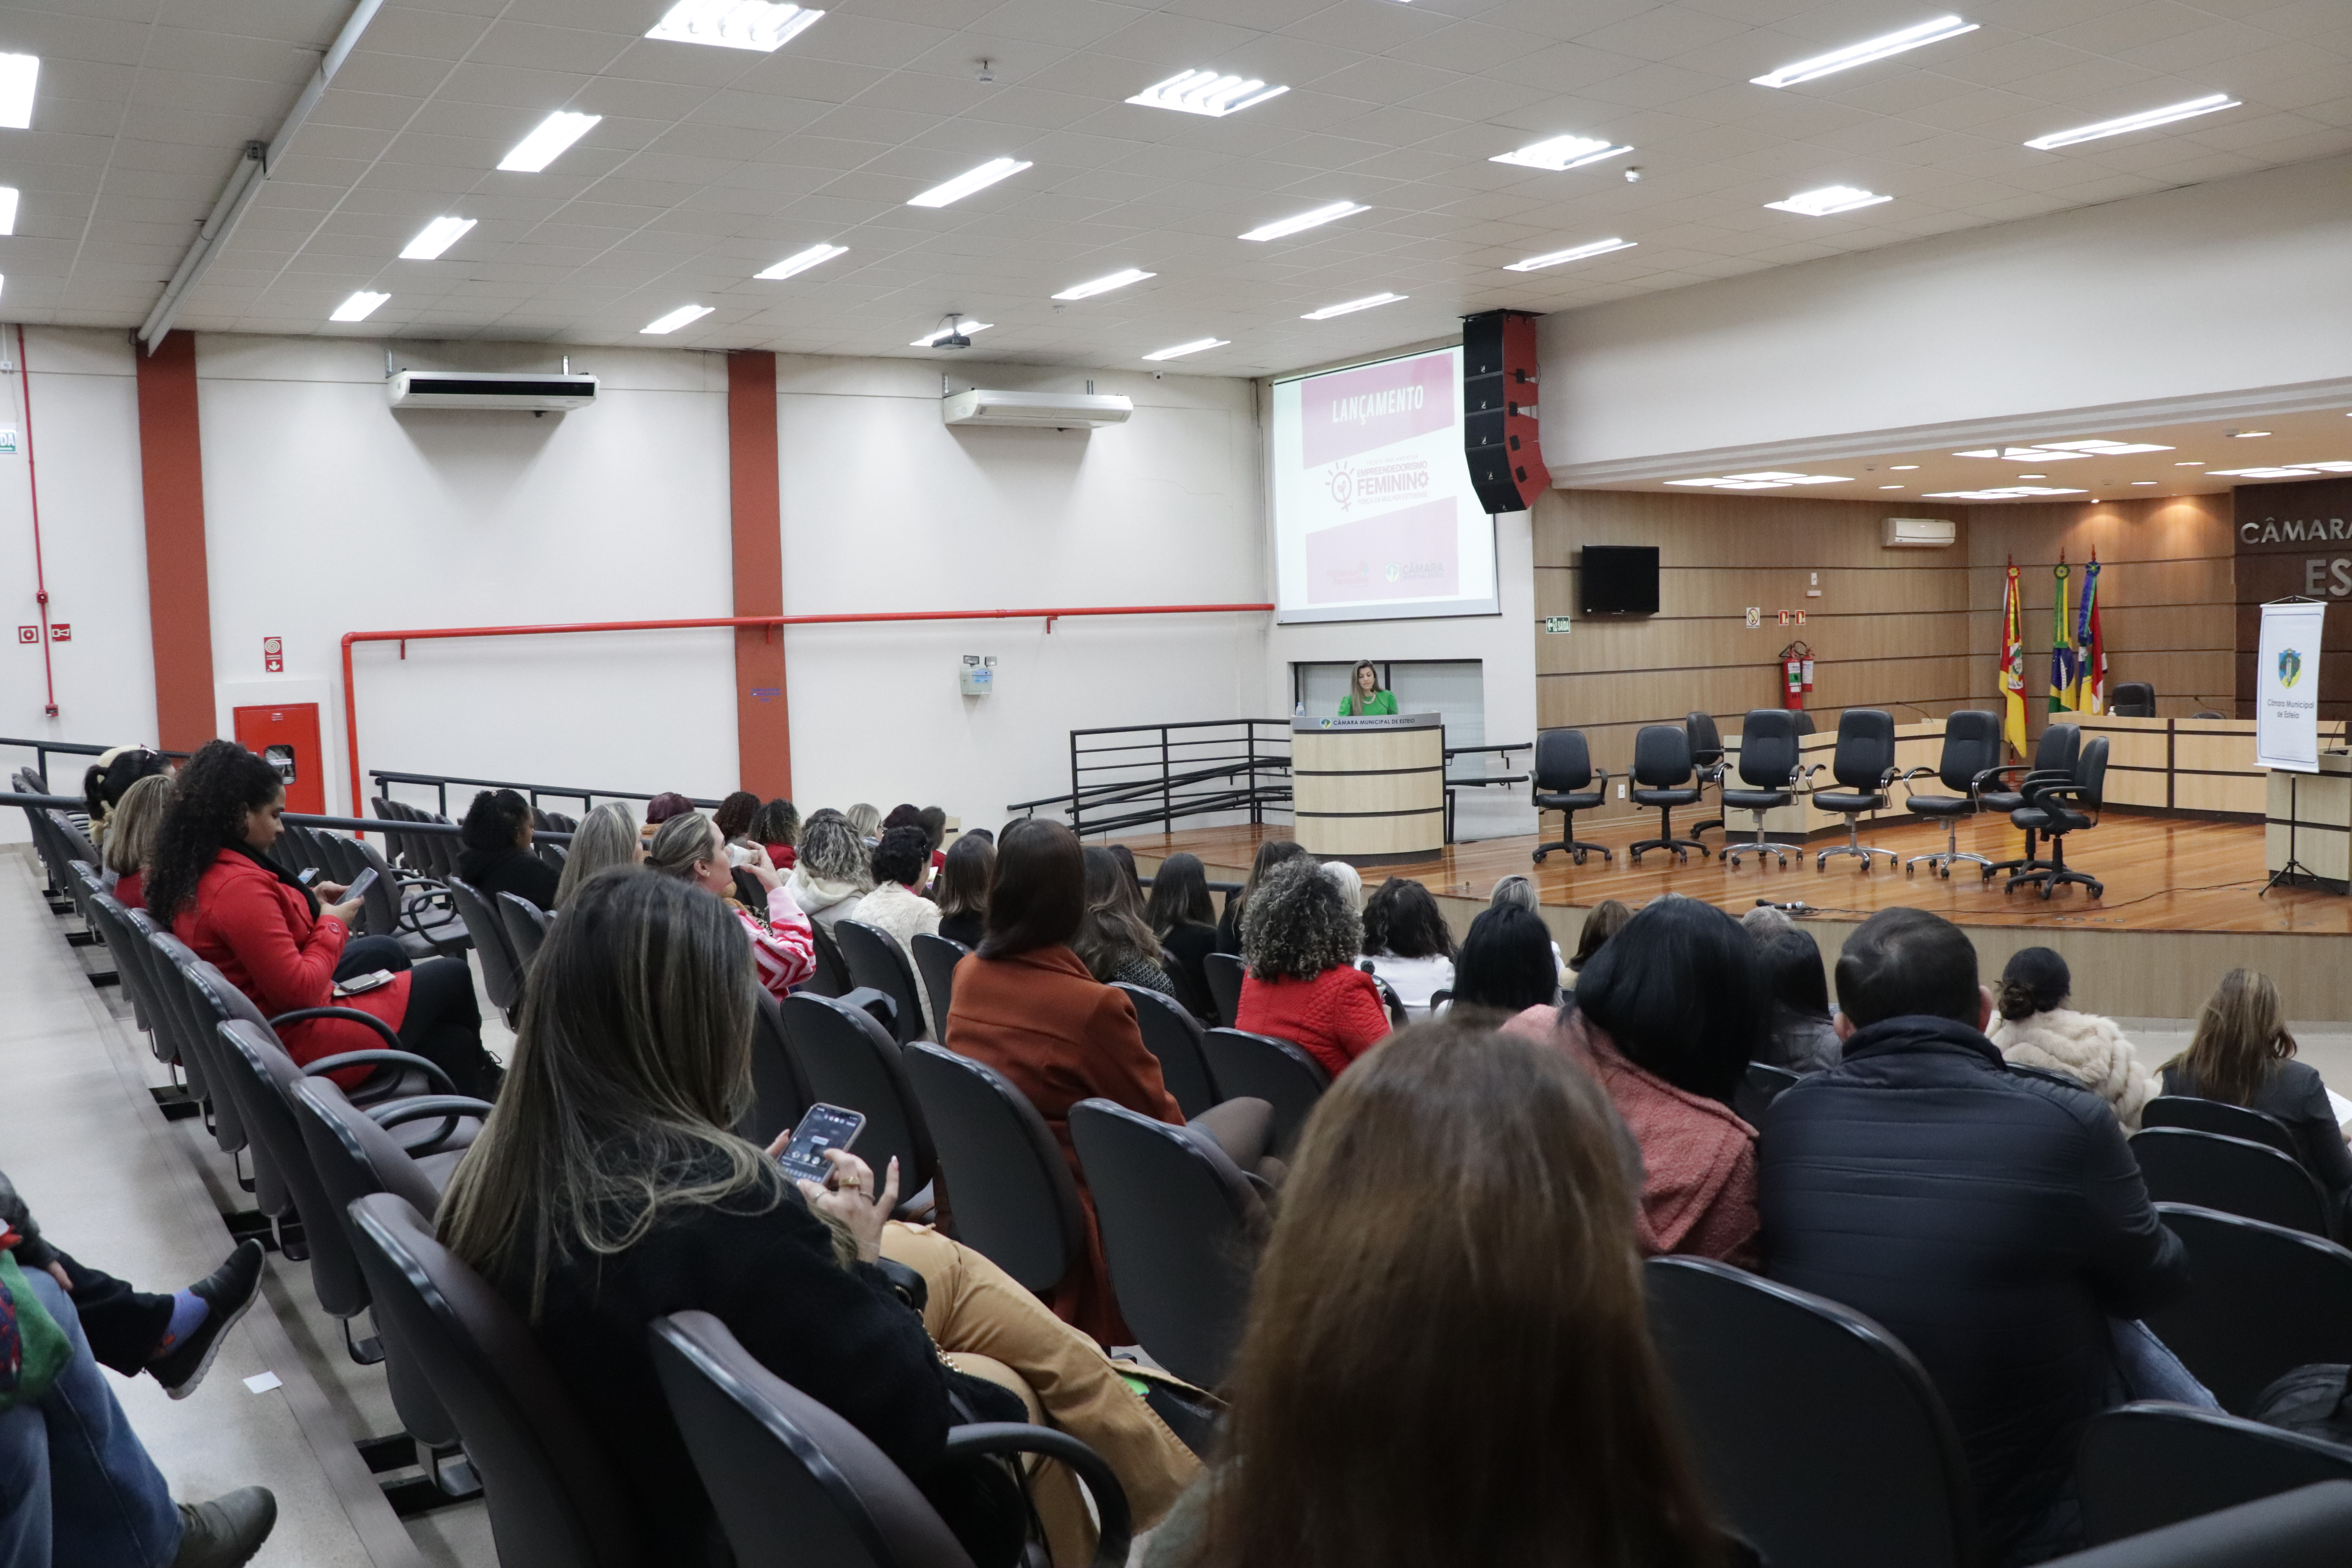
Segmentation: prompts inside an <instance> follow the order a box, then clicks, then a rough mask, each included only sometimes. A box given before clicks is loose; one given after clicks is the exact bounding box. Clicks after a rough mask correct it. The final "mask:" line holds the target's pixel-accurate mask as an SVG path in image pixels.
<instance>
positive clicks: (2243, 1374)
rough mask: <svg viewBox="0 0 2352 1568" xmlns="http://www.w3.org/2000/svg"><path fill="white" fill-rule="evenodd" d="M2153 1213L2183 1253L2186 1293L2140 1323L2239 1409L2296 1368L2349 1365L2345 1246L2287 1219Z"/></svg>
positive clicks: (2224, 1402) (2351, 1331) (2349, 1282)
mask: <svg viewBox="0 0 2352 1568" xmlns="http://www.w3.org/2000/svg"><path fill="white" fill-rule="evenodd" d="M2156 1212H2157V1215H2158V1218H2160V1219H2162V1220H2163V1221H2164V1226H2165V1228H2166V1229H2167V1230H2169V1231H2170V1232H2172V1234H2173V1235H2175V1236H2177V1237H2179V1238H2180V1245H2181V1246H2182V1247H2186V1248H2188V1251H2189V1294H2188V1295H2186V1296H2183V1297H2181V1298H2180V1299H2179V1300H2177V1301H2174V1302H2172V1303H2170V1304H2169V1305H2168V1306H2164V1307H2159V1308H2158V1309H2157V1310H2154V1311H2152V1312H2150V1313H2148V1314H2147V1326H2148V1328H2149V1329H2150V1330H2152V1331H2154V1332H2155V1334H2156V1336H2157V1338H2158V1339H2160V1340H2162V1341H2163V1342H2164V1343H2165V1346H2166V1348H2168V1350H2170V1351H2171V1352H2172V1353H2173V1354H2175V1355H2177V1356H2179V1358H2180V1360H2181V1363H2182V1364H2183V1365H2185V1366H2186V1367H2188V1368H2189V1371H2190V1372H2191V1373H2194V1374H2195V1375H2196V1378H2197V1381H2198V1382H2200V1383H2201V1384H2204V1385H2205V1386H2206V1387H2207V1388H2209V1389H2210V1390H2211V1391H2212V1393H2213V1397H2214V1398H2216V1399H2218V1400H2220V1401H2221V1408H2222V1409H2224V1410H2228V1411H2231V1412H2233V1413H2234V1414H2237V1415H2252V1413H2253V1410H2254V1407H2255V1405H2256V1404H2257V1403H2258V1402H2259V1400H2260V1398H2261V1395H2262V1393H2263V1390H2264V1389H2266V1388H2268V1387H2269V1386H2270V1385H2271V1384H2273V1383H2274V1382H2276V1381H2277V1380H2278V1379H2279V1378H2280V1377H2282V1376H2284V1374H2286V1373H2290V1372H2293V1371H2294V1369H2295V1368H2296V1367H2299V1366H2310V1365H2313V1364H2315V1363H2321V1364H2325V1363H2352V1251H2347V1250H2345V1249H2344V1248H2343V1247H2338V1246H2336V1244H2335V1243H2334V1242H2332V1241H2327V1240H2324V1239H2322V1238H2321V1237H2316V1236H2312V1235H2309V1234H2307V1233H2305V1232H2304V1231H2302V1230H2298V1229H2294V1228H2292V1227H2290V1226H2280V1225H2265V1224H2263V1222H2262V1221H2261V1220H2258V1219H2248V1218H2247V1217H2245V1216H2244V1215H2234V1214H2223V1213H2221V1212H2220V1211H2219V1210H2215V1209H2210V1208H2200V1207H2196V1206H2193V1205H2189V1204H2169V1203H2159V1204H2158V1205H2156Z"/></svg>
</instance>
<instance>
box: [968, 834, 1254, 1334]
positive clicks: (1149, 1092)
mask: <svg viewBox="0 0 2352 1568" xmlns="http://www.w3.org/2000/svg"><path fill="white" fill-rule="evenodd" d="M1086 907H1087V879H1086V869H1085V861H1084V860H1083V859H1082V858H1080V854H1079V849H1078V841H1077V839H1076V837H1074V836H1073V835H1072V834H1071V832H1070V830H1069V829H1068V828H1066V827H1065V826H1062V825H1061V824H1060V823H1058V822H1043V821H1037V820H1034V819H1033V820H1027V821H1022V822H1016V823H1014V824H1013V826H1010V827H1008V828H1006V829H1005V830H1004V837H1003V839H1001V840H1000V841H999V842H998V844H997V847H996V868H995V873H994V876H993V879H992V881H991V883H990V885H989V891H988V917H987V918H988V926H987V933H986V935H985V936H984V937H983V938H982V941H981V944H980V950H979V951H978V952H974V953H973V954H971V956H970V957H968V958H966V959H964V960H963V961H962V962H961V963H958V964H957V965H956V972H955V986H954V990H953V997H954V1000H953V1001H952V1002H950V1004H949V1006H948V1017H947V1027H946V1029H945V1030H944V1031H943V1033H944V1034H945V1035H946V1037H947V1046H948V1048H949V1049H950V1050H951V1051H954V1052H956V1053H957V1054H958V1055H960V1056H967V1057H970V1058H972V1059H973V1060H975V1061H980V1062H985V1063H987V1064H988V1065H989V1066H990V1067H992V1068H995V1069H996V1070H997V1071H998V1072H1001V1073H1003V1075H1004V1076H1005V1077H1006V1078H1007V1079H1011V1080H1012V1083H1013V1088H1015V1089H1019V1090H1020V1091H1021V1092H1022V1093H1023V1094H1024V1095H1025V1096H1027V1097H1028V1100H1029V1103H1030V1104H1032V1105H1034V1106H1035V1107H1036V1108H1037V1114H1038V1115H1039V1116H1041V1117H1043V1118H1045V1125H1046V1126H1048V1127H1050V1128H1052V1129H1053V1131H1054V1136H1055V1139H1056V1140H1058V1141H1059V1142H1060V1143H1061V1145H1062V1155H1063V1158H1065V1159H1066V1160H1067V1161H1068V1162H1069V1163H1070V1174H1071V1176H1072V1177H1073V1178H1075V1179H1076V1182H1077V1186H1078V1204H1079V1206H1080V1207H1081V1208H1082V1209H1083V1210H1084V1211H1085V1215H1086V1230H1087V1237H1086V1248H1087V1249H1086V1257H1085V1258H1082V1259H1080V1260H1079V1261H1078V1262H1077V1263H1076V1265H1074V1266H1073V1267H1072V1268H1071V1270H1070V1273H1069V1276H1068V1277H1067V1278H1066V1279H1064V1280H1063V1281H1062V1282H1061V1284H1060V1285H1058V1286H1057V1287H1055V1289H1054V1290H1053V1291H1052V1292H1051V1293H1050V1294H1049V1295H1048V1296H1047V1298H1046V1300H1047V1304H1048V1305H1050V1306H1051V1307H1052V1308H1053V1309H1054V1311H1055V1315H1057V1316H1058V1317H1060V1318H1062V1319H1063V1320H1064V1321H1066V1322H1070V1323H1074V1324H1076V1326H1077V1327H1079V1328H1080V1329H1083V1330H1085V1331H1087V1333H1089V1334H1092V1335H1093V1336H1094V1337H1095V1338H1096V1339H1097V1340H1098V1341H1100V1342H1102V1343H1103V1344H1105V1345H1124V1344H1133V1343H1134V1342H1135V1336H1134V1334H1133V1333H1132V1332H1130V1331H1129V1329H1128V1327H1127V1324H1126V1322H1125V1321H1124V1320H1123V1319H1121V1317H1120V1316H1119V1311H1118V1300H1117V1299H1116V1298H1114V1297H1113V1296H1112V1294H1111V1289H1110V1275H1109V1271H1108V1268H1106V1266H1105V1264H1104V1262H1103V1250H1102V1236H1101V1233H1100V1232H1099V1231H1098V1230H1097V1228H1096V1224H1095V1205H1094V1196H1093V1194H1091V1193H1089V1192H1088V1191H1087V1175H1086V1172H1085V1171H1084V1170H1082V1169H1080V1168H1079V1165H1078V1158H1077V1153H1076V1150H1075V1149H1074V1148H1073V1146H1072V1145H1071V1142H1070V1123H1069V1115H1070V1107H1071V1106H1073V1105H1076V1103H1077V1102H1078V1101H1079V1100H1087V1099H1093V1098H1099V1099H1103V1100H1112V1101H1115V1102H1116V1103H1118V1104H1119V1105H1123V1106H1125V1107H1126V1108H1127V1109H1128V1110H1132V1111H1136V1112H1138V1113H1139V1114H1140V1115H1144V1116H1149V1117H1151V1118H1153V1119H1154V1120H1156V1121H1164V1122H1166V1123H1168V1124H1169V1125H1170V1126H1171V1127H1181V1126H1183V1125H1184V1112H1183V1110H1181V1108H1180V1107H1179V1106H1178V1105H1177V1103H1176V1099H1175V1097H1174V1096H1173V1095H1171V1094H1170V1093H1169V1092H1168V1087H1167V1085H1166V1084H1165V1083H1163V1082H1162V1081H1161V1080H1160V1058H1158V1057H1155V1056H1153V1055H1152V1054H1151V1050H1150V1047H1148V1046H1146V1045H1145V1044H1144V1043H1143V1031H1142V1028H1141V1026H1139V1025H1138V1024H1137V1022H1136V1019H1135V1004H1134V1003H1133V1002H1131V1001H1129V999H1128V995H1127V993H1126V992H1124V991H1121V990H1119V989H1118V987H1117V986H1112V985H1103V984H1097V982H1096V980H1095V977H1094V976H1093V975H1092V974H1089V973H1087V966H1086V964H1085V963H1084V962H1082V961H1081V960H1080V959H1079V957H1078V955H1077V954H1076V953H1075V952H1071V951H1070V939H1071V938H1072V937H1074V936H1076V934H1077V931H1078V922H1079V921H1081V920H1082V919H1083V918H1084V916H1085V914H1086ZM1272 1113H1273V1107H1271V1106H1269V1105H1267V1104H1266V1103H1265V1101H1264V1100H1232V1101H1228V1102H1227V1103H1226V1104H1224V1105H1221V1106H1218V1107H1215V1108H1214V1109H1213V1110H1210V1111H1208V1112H1207V1113H1205V1114H1204V1115H1203V1116H1202V1118H1201V1121H1200V1122H1199V1124H1198V1125H1200V1126H1201V1128H1202V1131H1205V1132H1208V1133H1209V1134H1210V1136H1212V1137H1213V1138H1215V1139H1216V1141H1217V1142H1218V1143H1219V1144H1220V1145H1221V1146H1223V1148H1224V1150H1225V1152H1227V1153H1228V1154H1230V1155H1232V1156H1233V1158H1234V1162H1235V1163H1238V1164H1240V1165H1241V1166H1242V1168H1243V1169H1244V1170H1247V1169H1249V1168H1250V1167H1251V1166H1252V1165H1254V1164H1255V1163H1256V1162H1257V1160H1258V1157H1259V1155H1261V1154H1262V1153H1263V1152H1265V1148H1264V1145H1265V1136H1266V1131H1267V1130H1268V1127H1269V1125H1270V1123H1271V1121H1272ZM949 1179H950V1182H952V1181H953V1179H954V1178H953V1177H952V1176H950V1178H949ZM950 1196H952V1194H950Z"/></svg>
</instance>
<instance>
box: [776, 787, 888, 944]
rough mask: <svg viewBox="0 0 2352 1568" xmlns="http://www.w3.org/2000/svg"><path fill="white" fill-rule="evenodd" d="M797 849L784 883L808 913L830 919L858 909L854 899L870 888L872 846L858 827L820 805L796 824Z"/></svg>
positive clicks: (823, 921)
mask: <svg viewBox="0 0 2352 1568" xmlns="http://www.w3.org/2000/svg"><path fill="white" fill-rule="evenodd" d="M799 850H800V853H799V855H798V856H797V857H795V858H794V859H793V874H792V877H791V878H790V879H789V880H787V881H786V882H785V884H784V885H785V886H786V887H788V888H790V889H792V892H793V902H795V903H797V904H798V905H799V906H800V907H801V908H802V909H803V910H807V911H808V917H809V919H811V920H813V921H816V923H817V924H819V925H821V926H823V927H824V929H825V930H827V931H831V930H832V929H833V922H834V921H837V920H840V919H842V918H843V917H845V916H849V915H855V914H856V912H857V900H860V899H862V898H864V897H865V896H866V894H868V893H870V892H872V891H873V890H874V865H873V861H872V860H871V858H869V857H870V854H871V852H870V851H869V850H868V849H867V848H866V845H865V843H864V842H863V841H861V840H860V839H859V838H858V837H857V829H856V827H854V826H851V824H850V822H849V820H848V818H846V817H845V816H842V815H841V813H839V812H837V811H820V812H818V813H817V814H816V815H815V816H812V817H810V818H809V819H808V820H807V821H806V822H803V823H802V824H801V841H800V845H799Z"/></svg>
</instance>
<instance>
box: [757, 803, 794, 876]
mask: <svg viewBox="0 0 2352 1568" xmlns="http://www.w3.org/2000/svg"><path fill="white" fill-rule="evenodd" d="M800 832H801V814H800V810H799V808H798V807H796V806H794V805H793V803H792V802H791V801H788V800H785V799H783V798H782V796H778V797H777V798H776V799H774V800H772V801H770V802H769V803H768V804H767V805H763V806H761V808H760V809H759V811H758V812H757V813H756V814H755V815H754V816H752V818H751V842H752V843H754V844H757V845H759V846H760V847H761V848H763V849H765V850H766V851H767V852H768V863H769V864H770V865H772V866H773V867H775V868H776V869H777V870H779V871H789V870H791V869H792V868H793V845H794V844H795V843H797V842H799V839H800Z"/></svg>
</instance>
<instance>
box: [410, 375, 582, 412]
mask: <svg viewBox="0 0 2352 1568" xmlns="http://www.w3.org/2000/svg"><path fill="white" fill-rule="evenodd" d="M383 390H384V395H385V396H386V397H387V398H388V399H389V400H390V401H391V403H392V405H393V406H394V408H509V409H515V410H518V411H520V412H523V413H543V412H545V411H546V410H548V409H551V408H590V407H593V406H594V405H595V402H596V378H595V377H594V376H593V375H539V374H509V373H506V372H495V371H461V370H404V371H401V372H398V373H397V374H394V375H392V376H390V377H389V378H387V379H386V380H385V382H384V384H383Z"/></svg>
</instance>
